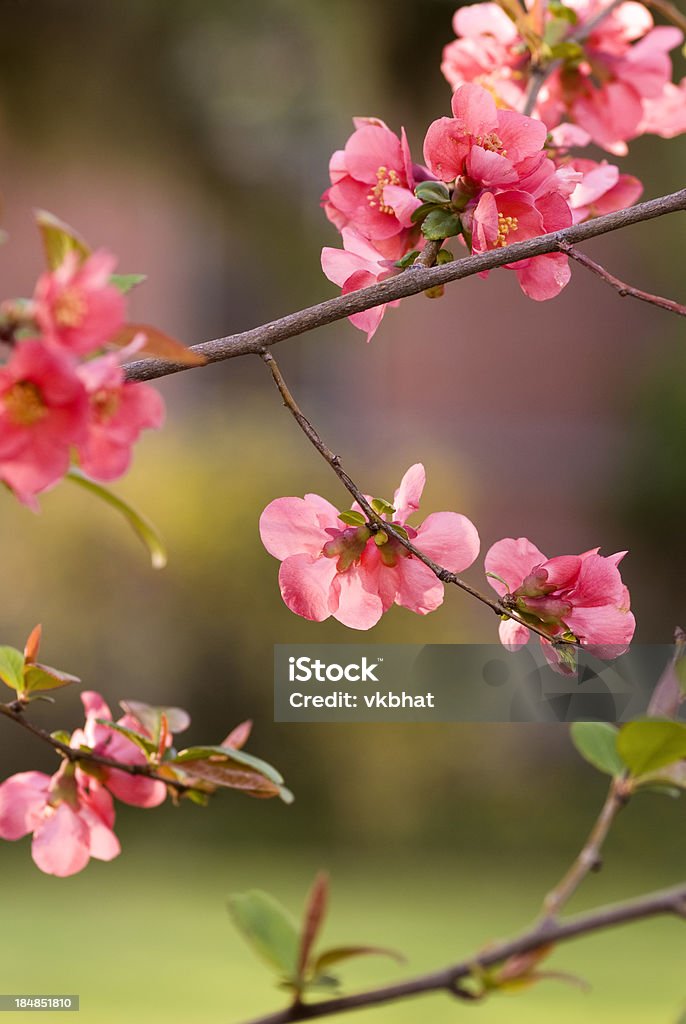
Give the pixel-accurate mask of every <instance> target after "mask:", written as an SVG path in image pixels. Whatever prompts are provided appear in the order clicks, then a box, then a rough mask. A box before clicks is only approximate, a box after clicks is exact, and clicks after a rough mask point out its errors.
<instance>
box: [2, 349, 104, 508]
mask: <svg viewBox="0 0 686 1024" xmlns="http://www.w3.org/2000/svg"><path fill="white" fill-rule="evenodd" d="M87 422H88V398H87V395H86V390H85V388H84V386H83V384H82V382H81V380H80V379H79V377H78V376H77V373H76V370H75V367H74V364H73V362H72V360H71V359H70V357H69V356H68V355H67V353H64V352H61V351H59V350H58V349H56V348H51V347H48V346H47V345H45V344H44V343H43V342H42V341H40V340H38V339H37V338H33V339H28V340H25V341H21V342H19V343H18V344H17V345H16V347H15V349H14V351H13V352H12V355H11V356H10V358H9V360H8V362H7V363H6V365H5V366H3V367H0V480H3V481H4V482H5V483H6V484H7V485H8V486H9V487H11V489H12V490H13V491H14V492H15V494H16V495H17V497H18V498H19V500H20V501H23V502H24V503H25V504H27V505H29V506H31V507H32V508H35V507H36V501H35V496H36V495H37V494H38V493H39V492H40V491H44V490H45V489H46V488H47V487H50V486H52V485H53V484H55V483H57V481H58V480H60V479H61V477H63V476H64V474H65V473H66V471H67V469H68V468H69V461H70V451H71V447H72V445H76V444H81V443H83V442H85V440H86V438H87V429H88V428H87Z"/></svg>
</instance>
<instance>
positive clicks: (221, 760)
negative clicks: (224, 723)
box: [173, 746, 283, 786]
mask: <svg viewBox="0 0 686 1024" xmlns="http://www.w3.org/2000/svg"><path fill="white" fill-rule="evenodd" d="M210 758H214V759H215V763H216V764H227V765H228V764H233V765H237V766H239V767H242V768H249V769H251V770H252V771H254V772H257V773H258V774H260V775H264V777H265V778H266V779H269V780H270V782H273V783H275V784H276V785H277V786H280V785H282V783H283V777H282V776H281V775H280V774H279V772H277V770H276V768H273V767H272V766H271V765H270V764H268V763H267V762H266V761H263V760H262V759H261V758H259V757H253V756H252V754H246V752H245V751H244V750H236V749H235V748H234V747H211V746H208V747H188V749H187V750H181V751H180V752H179V753H178V754H177V755H176V757H175V758H174V760H173V763H174V764H179V765H181V766H182V767H183V765H184V764H185V763H186V762H189V761H207V760H209V759H210Z"/></svg>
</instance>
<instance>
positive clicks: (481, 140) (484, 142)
mask: <svg viewBox="0 0 686 1024" xmlns="http://www.w3.org/2000/svg"><path fill="white" fill-rule="evenodd" d="M474 144H475V145H476V146H481V148H482V149H487V150H488V151H489V152H490V153H500V155H501V156H507V150H506V149H505V147H504V146H503V142H502V139H501V138H500V136H499V135H497V134H496V133H495V132H489V133H488V135H475V136H474Z"/></svg>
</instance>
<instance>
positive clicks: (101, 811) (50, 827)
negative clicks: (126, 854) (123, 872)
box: [0, 763, 120, 878]
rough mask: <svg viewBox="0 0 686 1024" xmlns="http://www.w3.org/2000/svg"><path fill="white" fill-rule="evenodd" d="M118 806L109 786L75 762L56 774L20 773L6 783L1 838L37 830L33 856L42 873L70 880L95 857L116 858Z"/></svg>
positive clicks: (0, 804)
mask: <svg viewBox="0 0 686 1024" xmlns="http://www.w3.org/2000/svg"><path fill="white" fill-rule="evenodd" d="M113 825H114V806H113V803H112V797H111V796H110V795H109V793H108V792H107V790H105V789H103V787H102V786H101V785H100V784H99V783H98V782H96V781H95V780H94V779H92V778H89V777H88V776H86V775H83V774H81V776H80V778H79V779H77V777H76V774H75V771H74V766H73V765H70V764H67V763H65V764H63V765H62V767H61V768H60V769H59V770H58V771H57V772H56V773H55V774H54V775H53V776H52V778H51V777H50V776H49V775H45V774H44V773H43V772H20V773H19V774H18V775H13V776H11V778H9V779H7V780H6V781H5V782H3V783H2V785H0V838H2V839H10V840H14V839H21V838H22V837H23V836H25V835H28V834H29V833H33V842H32V845H31V856H32V857H33V859H34V861H35V863H36V865H37V866H38V867H39V868H40V870H41V871H44V872H45V873H46V874H48V875H57V877H59V878H66V877H67V876H68V875H74V874H76V873H77V872H78V871H82V870H83V868H85V867H86V865H87V864H88V861H89V860H90V858H91V857H95V858H96V859H97V860H112V858H113V857H116V856H117V854H118V853H119V851H120V846H119V841H118V839H117V837H116V836H115V834H114V832H113V831H112V828H113Z"/></svg>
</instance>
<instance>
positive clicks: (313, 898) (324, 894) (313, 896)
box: [298, 871, 329, 978]
mask: <svg viewBox="0 0 686 1024" xmlns="http://www.w3.org/2000/svg"><path fill="white" fill-rule="evenodd" d="M328 897H329V876H328V875H327V873H326V872H325V871H320V872H319V874H318V875H317V877H316V878H315V880H314V882H313V884H312V888H311V889H310V891H309V893H308V896H307V899H306V900H305V916H304V918H303V928H302V934H301V937H300V952H299V956H298V977H300V978H302V977H303V976H304V975H305V973H306V972H307V965H308V963H309V960H310V954H311V953H312V948H313V946H314V944H315V941H316V939H317V936H318V935H319V932H320V931H321V928H322V925H323V923H324V917H325V915H326V906H327V902H328Z"/></svg>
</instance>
